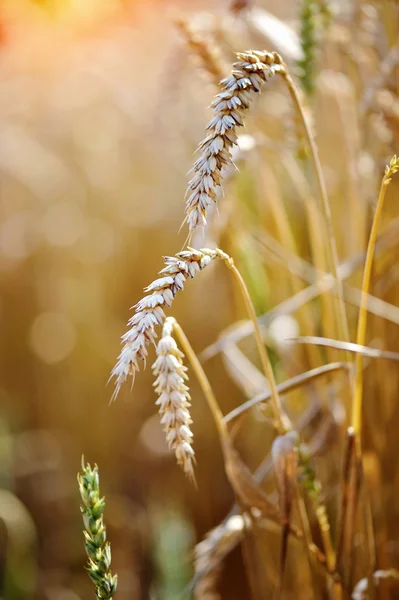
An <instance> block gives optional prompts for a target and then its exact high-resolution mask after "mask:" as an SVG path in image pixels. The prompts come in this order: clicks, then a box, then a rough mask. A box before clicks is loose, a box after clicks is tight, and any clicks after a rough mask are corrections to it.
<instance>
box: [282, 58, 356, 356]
mask: <svg viewBox="0 0 399 600" xmlns="http://www.w3.org/2000/svg"><path fill="white" fill-rule="evenodd" d="M280 75H281V76H282V77H283V79H284V81H285V83H286V84H287V87H288V91H289V93H290V96H291V98H292V101H293V103H294V106H295V109H296V110H297V112H298V115H299V116H300V118H301V122H302V124H303V128H304V132H305V135H306V139H307V143H308V145H309V149H310V158H311V160H312V162H313V167H314V170H315V174H316V181H317V185H318V189H319V194H320V199H321V203H322V207H323V211H324V219H325V225H326V237H327V239H326V248H327V251H328V259H329V263H330V270H331V273H332V274H333V276H334V279H335V282H336V290H337V301H336V303H335V307H336V320H337V327H338V331H339V332H340V337H341V338H342V339H343V340H344V341H346V342H347V341H349V339H350V338H349V326H348V318H347V314H346V308H345V301H344V293H343V286H342V278H341V277H340V274H339V271H338V267H339V259H338V251H337V244H336V239H335V234H334V227H333V223H332V215H331V208H330V203H329V200H328V195H327V188H326V184H325V181H324V176H323V171H322V168H321V163H320V158H319V153H318V148H317V145H316V142H315V139H314V137H313V133H312V131H311V128H310V126H309V123H308V121H307V118H306V115H305V110H304V107H303V104H302V100H301V97H300V94H299V91H298V89H297V87H296V85H295V83H294V81H293V79H292V77H291V75H290V74H289V72H288V69H287V68H285V69H284V70H282V71H281V73H280ZM347 360H348V362H349V361H350V360H351V357H350V356H349V355H348V357H347Z"/></svg>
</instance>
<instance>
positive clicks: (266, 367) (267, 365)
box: [224, 255, 292, 434]
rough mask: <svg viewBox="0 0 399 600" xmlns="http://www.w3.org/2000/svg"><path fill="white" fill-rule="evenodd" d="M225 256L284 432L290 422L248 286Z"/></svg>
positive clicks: (280, 427) (274, 409)
mask: <svg viewBox="0 0 399 600" xmlns="http://www.w3.org/2000/svg"><path fill="white" fill-rule="evenodd" d="M225 256H226V257H225V258H224V262H225V264H226V265H227V266H228V268H229V269H230V270H231V271H232V273H233V274H234V277H235V278H236V281H237V283H238V285H239V288H240V291H241V294H242V297H243V299H244V302H245V306H246V309H247V311H248V315H249V318H250V319H251V321H252V323H253V326H254V334H255V340H256V345H257V347H258V352H259V356H260V361H261V364H262V368H263V371H264V373H265V376H266V379H267V380H268V382H269V385H270V400H271V406H272V408H273V413H274V420H275V423H276V428H277V430H278V432H279V433H280V434H284V433H286V432H287V431H291V429H292V425H291V422H290V420H289V418H288V416H287V414H286V413H285V411H284V409H283V406H282V404H281V399H280V396H279V393H278V389H277V383H276V379H275V377H274V373H273V368H272V365H271V362H270V358H269V355H268V353H267V350H266V348H265V345H264V342H263V339H262V333H261V331H260V327H259V323H258V319H257V318H256V313H255V308H254V305H253V303H252V300H251V297H250V295H249V292H248V288H247V286H246V285H245V282H244V280H243V278H242V276H241V273H240V271H239V270H238V269H237V267H236V266H235V265H234V262H233V260H232V259H231V258H230V257H228V256H227V255H225Z"/></svg>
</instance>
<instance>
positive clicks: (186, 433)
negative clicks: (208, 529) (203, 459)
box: [152, 317, 195, 482]
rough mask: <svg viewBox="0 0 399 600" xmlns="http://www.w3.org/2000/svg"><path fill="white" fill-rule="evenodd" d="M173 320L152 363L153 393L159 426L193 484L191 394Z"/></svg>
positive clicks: (169, 319) (166, 327) (164, 328)
mask: <svg viewBox="0 0 399 600" xmlns="http://www.w3.org/2000/svg"><path fill="white" fill-rule="evenodd" d="M174 323H175V319H174V318H173V317H168V318H167V319H165V323H164V326H163V329H162V337H161V339H160V340H159V342H158V345H157V355H158V356H157V359H156V361H155V363H154V364H153V367H152V369H153V372H154V375H155V376H156V381H155V383H154V386H155V391H156V393H157V394H158V396H159V398H158V400H157V401H156V404H157V405H158V406H159V414H160V415H161V424H162V425H163V430H164V432H165V433H166V441H167V443H168V446H169V450H170V451H171V452H173V453H174V454H175V456H176V459H177V463H178V464H179V465H180V466H181V467H182V468H183V471H184V472H185V473H186V475H188V476H189V478H190V479H191V480H192V481H193V482H195V476H194V468H193V462H194V450H193V448H192V446H191V444H192V441H193V434H192V432H191V431H190V425H191V423H192V420H191V417H190V412H189V409H190V406H191V404H190V395H189V391H188V387H187V386H186V385H185V381H186V380H187V379H188V376H187V367H185V366H184V364H183V358H184V354H183V352H181V351H180V350H179V348H178V347H177V344H176V341H175V340H174V338H173V337H172V335H173V325H174Z"/></svg>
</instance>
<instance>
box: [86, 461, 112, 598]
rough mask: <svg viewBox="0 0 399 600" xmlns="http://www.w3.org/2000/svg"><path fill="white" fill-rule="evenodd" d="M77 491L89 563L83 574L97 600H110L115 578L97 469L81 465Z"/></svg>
mask: <svg viewBox="0 0 399 600" xmlns="http://www.w3.org/2000/svg"><path fill="white" fill-rule="evenodd" d="M78 484H79V491H80V495H81V498H82V506H81V507H80V510H81V511H82V516H83V523H84V526H85V531H84V532H83V533H84V537H85V550H86V554H87V556H88V559H89V563H88V566H87V572H88V575H89V577H90V579H91V580H92V582H93V583H94V585H95V589H96V595H97V598H98V600H112V597H113V595H114V594H115V592H116V587H117V583H118V576H117V575H112V573H111V570H110V566H111V546H110V543H109V542H107V541H106V539H107V534H106V530H105V526H104V521H103V512H104V507H105V499H104V498H101V497H100V481H99V476H98V467H97V465H95V466H94V468H93V469H92V468H91V466H90V465H89V464H87V465H85V464H84V458H83V457H82V473H79V474H78Z"/></svg>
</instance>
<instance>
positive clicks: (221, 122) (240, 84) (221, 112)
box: [185, 51, 284, 232]
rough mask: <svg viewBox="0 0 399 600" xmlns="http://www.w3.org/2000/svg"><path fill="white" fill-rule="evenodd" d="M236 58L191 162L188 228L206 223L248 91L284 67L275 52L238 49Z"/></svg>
mask: <svg viewBox="0 0 399 600" xmlns="http://www.w3.org/2000/svg"><path fill="white" fill-rule="evenodd" d="M237 58H238V59H239V60H238V62H235V63H234V65H233V69H232V71H231V75H230V76H229V77H227V78H226V79H222V81H221V82H220V85H221V87H222V91H221V92H220V93H219V94H217V96H216V97H215V99H214V101H213V102H212V104H211V106H212V108H213V113H214V116H213V118H212V119H211V120H210V121H209V123H208V125H207V126H206V129H207V130H208V132H209V133H208V135H207V137H206V138H205V139H204V140H203V141H202V142H201V143H200V145H199V147H198V150H199V151H200V152H201V156H200V157H199V158H198V160H197V161H196V162H195V163H194V166H193V171H194V173H195V175H194V177H193V178H192V179H191V181H190V182H189V184H188V189H187V193H186V195H187V196H188V198H187V200H186V208H185V215H186V216H185V221H186V222H187V224H188V227H189V230H190V232H192V231H194V229H196V228H197V227H198V226H201V225H206V216H207V210H208V207H209V206H211V205H212V203H213V202H216V197H217V192H218V190H219V189H220V188H221V182H222V179H223V177H224V172H223V171H224V169H225V167H227V166H228V165H230V164H231V163H232V156H231V148H232V146H233V145H235V144H236V143H237V134H236V131H235V130H236V127H240V126H242V125H243V119H244V117H245V113H246V111H247V110H248V108H249V106H250V103H251V100H252V95H251V92H260V90H261V88H262V85H263V84H264V83H265V82H266V81H267V79H268V78H269V77H271V76H272V75H274V74H275V73H278V72H280V71H281V70H282V69H284V67H283V66H282V60H281V57H280V56H279V55H278V54H277V53H271V52H260V51H256V52H255V51H248V52H239V53H237Z"/></svg>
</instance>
